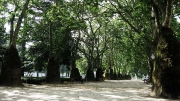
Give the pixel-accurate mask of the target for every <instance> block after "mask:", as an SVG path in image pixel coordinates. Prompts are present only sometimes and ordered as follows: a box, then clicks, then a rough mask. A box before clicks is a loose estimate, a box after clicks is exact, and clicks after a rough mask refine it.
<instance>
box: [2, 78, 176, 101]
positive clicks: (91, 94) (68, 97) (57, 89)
mask: <svg viewBox="0 0 180 101" xmlns="http://www.w3.org/2000/svg"><path fill="white" fill-rule="evenodd" d="M150 87H151V85H150V84H145V83H143V82H142V81H141V80H106V81H104V82H88V83H86V82H85V83H84V84H78V83H74V84H66V83H65V84H43V85H32V84H25V87H13V88H12V87H0V101H175V100H169V99H162V98H153V97H150V96H149V94H150ZM177 101H178V100H177Z"/></svg>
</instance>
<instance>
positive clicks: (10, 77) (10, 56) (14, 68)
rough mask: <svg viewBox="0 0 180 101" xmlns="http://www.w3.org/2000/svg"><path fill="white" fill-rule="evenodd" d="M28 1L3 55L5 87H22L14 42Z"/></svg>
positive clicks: (19, 63) (18, 59) (3, 80)
mask: <svg viewBox="0 0 180 101" xmlns="http://www.w3.org/2000/svg"><path fill="white" fill-rule="evenodd" d="M29 1H30V0H27V1H26V3H25V4H24V7H23V10H22V12H21V15H20V17H19V19H18V22H17V25H16V29H15V32H14V34H13V38H12V42H11V44H10V46H9V48H8V49H7V50H6V52H5V55H4V60H3V67H2V84H3V85H5V86H22V82H21V62H20V57H19V54H18V51H17V49H16V41H17V37H18V33H19V30H20V25H21V23H22V19H23V17H24V16H25V12H26V10H27V9H28V4H29ZM11 20H12V19H11ZM12 30H13V29H12ZM10 40H11V39H10Z"/></svg>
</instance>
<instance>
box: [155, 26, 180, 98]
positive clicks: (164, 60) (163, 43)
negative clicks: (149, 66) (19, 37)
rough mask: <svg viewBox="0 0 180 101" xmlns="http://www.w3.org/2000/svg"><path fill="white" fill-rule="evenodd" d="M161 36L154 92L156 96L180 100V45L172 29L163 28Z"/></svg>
mask: <svg viewBox="0 0 180 101" xmlns="http://www.w3.org/2000/svg"><path fill="white" fill-rule="evenodd" d="M159 34H160V35H159V41H158V45H157V48H156V51H155V57H156V58H155V62H154V71H153V88H152V90H153V92H154V94H155V95H156V96H162V97H166V98H178V96H179V95H180V87H179V85H180V82H179V81H180V74H179V73H180V68H179V67H180V62H179V60H180V57H179V56H180V43H179V42H178V40H177V39H176V37H175V36H174V33H173V31H172V30H171V29H170V28H167V27H162V28H161V30H160V33H159Z"/></svg>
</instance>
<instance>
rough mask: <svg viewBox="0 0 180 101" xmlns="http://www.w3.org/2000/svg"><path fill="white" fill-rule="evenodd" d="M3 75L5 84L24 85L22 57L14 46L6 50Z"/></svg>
mask: <svg viewBox="0 0 180 101" xmlns="http://www.w3.org/2000/svg"><path fill="white" fill-rule="evenodd" d="M1 77H2V84H3V85H5V86H22V82H21V62H20V57H19V55H18V51H17V49H16V48H14V47H13V46H11V47H10V48H8V49H7V50H6V52H5V55H4V60H3V66H2V75H1Z"/></svg>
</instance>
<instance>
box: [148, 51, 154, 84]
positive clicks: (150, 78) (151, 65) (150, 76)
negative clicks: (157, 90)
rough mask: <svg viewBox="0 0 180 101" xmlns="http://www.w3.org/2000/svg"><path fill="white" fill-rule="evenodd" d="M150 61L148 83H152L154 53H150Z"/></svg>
mask: <svg viewBox="0 0 180 101" xmlns="http://www.w3.org/2000/svg"><path fill="white" fill-rule="evenodd" d="M151 59H152V61H151V64H150V71H149V73H150V74H149V81H150V82H152V73H153V69H154V59H155V55H154V53H152V55H151Z"/></svg>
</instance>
